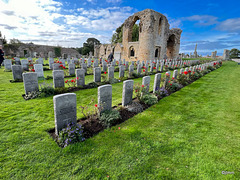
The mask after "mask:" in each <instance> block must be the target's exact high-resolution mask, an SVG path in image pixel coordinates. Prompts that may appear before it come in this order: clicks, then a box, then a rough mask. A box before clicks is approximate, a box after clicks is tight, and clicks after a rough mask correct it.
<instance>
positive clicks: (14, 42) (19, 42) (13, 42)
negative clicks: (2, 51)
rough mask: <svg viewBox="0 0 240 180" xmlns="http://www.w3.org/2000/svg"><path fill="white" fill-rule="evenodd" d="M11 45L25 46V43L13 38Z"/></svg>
mask: <svg viewBox="0 0 240 180" xmlns="http://www.w3.org/2000/svg"><path fill="white" fill-rule="evenodd" d="M9 44H13V45H15V44H23V43H22V42H21V41H20V40H18V39H15V38H13V39H10V42H9Z"/></svg>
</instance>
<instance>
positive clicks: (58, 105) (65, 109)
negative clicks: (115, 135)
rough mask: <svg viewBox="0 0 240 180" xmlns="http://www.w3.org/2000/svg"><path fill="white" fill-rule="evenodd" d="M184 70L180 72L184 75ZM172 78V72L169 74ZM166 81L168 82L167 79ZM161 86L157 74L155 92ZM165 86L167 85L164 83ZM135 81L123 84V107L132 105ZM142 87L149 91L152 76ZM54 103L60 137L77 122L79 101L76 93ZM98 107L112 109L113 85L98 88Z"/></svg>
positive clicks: (194, 67)
mask: <svg viewBox="0 0 240 180" xmlns="http://www.w3.org/2000/svg"><path fill="white" fill-rule="evenodd" d="M213 65H214V62H211V63H205V64H202V65H200V66H193V67H190V68H189V69H188V68H186V69H185V71H188V70H190V69H191V70H192V72H194V71H195V70H196V69H201V71H203V70H205V69H206V68H207V67H208V66H213ZM183 71H184V69H181V70H180V73H181V74H182V73H183ZM167 73H168V74H169V75H170V76H171V72H167ZM177 75H178V70H174V72H173V77H174V78H176V79H177ZM165 81H168V79H166V80H165ZM160 84H161V74H160V73H157V74H155V78H154V86H153V92H155V91H156V90H157V89H159V88H160ZM164 84H165V83H164ZM133 85H134V81H133V80H126V81H124V82H123V91H122V105H123V106H126V105H128V104H131V103H132V96H133ZM142 85H144V87H146V90H147V91H149V86H150V76H145V77H143V79H142ZM53 102H54V115H55V133H56V134H57V135H58V133H59V131H60V130H61V129H62V128H64V127H66V126H67V124H69V123H76V122H77V109H76V107H77V100H76V94H75V93H66V94H60V95H56V96H54V97H53ZM98 107H100V109H101V111H105V110H111V109H112V85H109V84H108V85H103V86H99V87H98Z"/></svg>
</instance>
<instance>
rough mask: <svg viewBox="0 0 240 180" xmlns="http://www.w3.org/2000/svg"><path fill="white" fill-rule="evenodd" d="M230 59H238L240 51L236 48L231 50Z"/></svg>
mask: <svg viewBox="0 0 240 180" xmlns="http://www.w3.org/2000/svg"><path fill="white" fill-rule="evenodd" d="M229 55H230V58H238V57H239V55H240V51H239V50H238V49H236V48H233V49H231V51H230V52H229Z"/></svg>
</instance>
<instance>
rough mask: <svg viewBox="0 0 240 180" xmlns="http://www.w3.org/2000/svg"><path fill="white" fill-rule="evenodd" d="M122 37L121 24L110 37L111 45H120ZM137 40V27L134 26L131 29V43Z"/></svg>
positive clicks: (136, 25)
mask: <svg viewBox="0 0 240 180" xmlns="http://www.w3.org/2000/svg"><path fill="white" fill-rule="evenodd" d="M122 36H123V24H122V25H121V26H119V27H118V28H117V29H116V32H115V33H114V34H113V35H112V39H111V42H112V44H116V43H122ZM138 40H139V25H138V24H134V25H133V27H132V42H135V41H138Z"/></svg>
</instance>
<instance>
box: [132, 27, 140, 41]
mask: <svg viewBox="0 0 240 180" xmlns="http://www.w3.org/2000/svg"><path fill="white" fill-rule="evenodd" d="M138 40H139V25H138V24H134V26H133V29H132V42H135V41H138Z"/></svg>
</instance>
